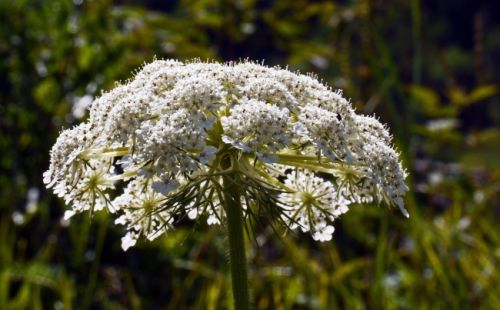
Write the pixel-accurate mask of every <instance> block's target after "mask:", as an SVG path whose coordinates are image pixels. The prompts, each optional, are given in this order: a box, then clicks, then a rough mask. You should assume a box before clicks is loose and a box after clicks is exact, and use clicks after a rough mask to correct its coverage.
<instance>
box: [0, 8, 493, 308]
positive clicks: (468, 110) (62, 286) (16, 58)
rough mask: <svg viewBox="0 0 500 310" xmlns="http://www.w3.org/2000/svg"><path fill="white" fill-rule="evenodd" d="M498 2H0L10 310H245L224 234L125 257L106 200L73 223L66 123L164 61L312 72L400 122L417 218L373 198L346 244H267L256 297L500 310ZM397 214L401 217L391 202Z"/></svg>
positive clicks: (347, 227)
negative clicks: (64, 155) (64, 177)
mask: <svg viewBox="0 0 500 310" xmlns="http://www.w3.org/2000/svg"><path fill="white" fill-rule="evenodd" d="M498 12H500V2H498V1H493V0H491V1H468V0H457V1H430V0H429V1H420V0H411V1H410V0H390V1H381V0H378V1H376V0H375V1H369V0H359V1H319V0H317V1H306V0H294V1H287V0H276V1H270V0H269V1H263V0H261V1H258V0H235V1H232V0H226V1H224V0H178V1H153V0H148V1H139V0H137V1H126V0H123V1H97V0H94V1H83V0H74V1H69V0H51V1H42V0H40V1H34V0H33V1H26V0H17V1H14V0H0V309H72V308H74V309H89V308H93V309H123V308H132V309H133V308H135V309H159V308H162V309H165V308H166V309H225V308H231V307H232V302H231V300H230V298H231V294H230V291H229V290H230V283H229V274H228V268H227V266H226V261H227V249H226V240H225V239H224V231H223V228H220V227H207V226H206V225H204V224H203V225H202V224H197V225H193V224H192V223H189V222H186V223H182V224H181V225H180V227H179V228H178V229H177V230H175V231H172V232H171V233H170V234H168V235H167V236H166V237H163V238H159V239H158V240H157V241H155V242H153V243H147V242H140V243H139V244H138V245H137V246H136V247H135V248H132V249H130V250H129V251H128V252H123V251H122V250H121V247H120V237H121V235H122V234H123V231H122V228H121V227H118V226H115V225H114V224H113V222H112V219H111V217H108V215H107V214H106V213H105V212H102V213H101V214H98V215H97V216H96V217H94V218H93V219H92V220H89V218H88V216H86V215H85V214H84V215H81V216H76V217H74V218H73V219H72V220H71V223H68V222H65V221H63V220H62V214H63V212H64V210H65V206H64V205H63V202H62V201H61V200H60V199H57V198H56V197H55V196H54V195H53V194H52V193H51V192H50V191H47V190H46V189H45V188H44V185H43V183H42V173H43V172H44V171H45V170H46V169H47V168H48V159H49V150H50V147H51V146H52V144H53V143H54V142H55V139H56V137H57V135H58V133H59V132H60V131H61V130H62V129H63V128H69V127H71V126H72V125H74V124H77V123H79V122H80V121H82V120H83V119H84V118H85V117H86V116H87V114H86V109H85V107H86V106H88V104H90V103H91V102H92V100H93V98H95V97H96V96H99V94H100V93H101V92H102V91H104V90H109V89H111V88H113V86H114V83H115V81H123V80H126V79H128V78H130V77H131V76H132V74H131V72H132V71H133V70H134V69H135V68H138V67H140V66H141V65H142V64H143V63H144V62H150V61H152V60H153V59H154V57H155V56H156V57H157V58H176V59H181V60H188V59H192V58H201V59H203V60H204V59H215V60H220V61H226V60H239V59H246V58H248V59H251V60H256V61H264V63H265V64H267V65H280V66H289V68H290V69H292V70H300V71H301V72H304V73H305V72H313V73H315V74H316V75H317V76H318V77H320V78H321V79H322V80H323V81H324V82H325V83H327V84H329V85H331V86H333V87H335V88H341V89H343V90H344V94H345V96H346V97H348V98H350V99H351V101H352V103H353V105H354V106H355V107H356V108H357V111H358V112H361V113H365V114H376V115H377V116H379V117H380V119H381V121H383V122H385V123H387V124H388V126H389V128H390V130H391V132H392V133H393V134H394V138H395V144H396V145H397V147H398V148H399V150H400V151H401V152H402V158H403V161H404V164H405V166H406V168H407V169H408V171H409V173H410V177H409V179H408V183H409V186H410V188H411V190H410V192H409V194H408V195H407V197H406V204H407V206H408V209H409V212H410V214H411V218H410V219H409V220H406V219H405V218H404V217H403V216H402V215H401V214H400V213H399V212H397V211H396V210H387V208H386V207H384V206H380V207H377V206H354V207H352V208H351V211H350V212H349V213H348V214H346V215H344V216H343V217H342V218H341V220H340V221H338V222H337V223H336V232H335V234H334V239H333V240H332V241H331V242H327V243H317V242H314V241H313V240H312V239H311V238H310V236H309V235H305V234H300V233H297V234H287V235H286V236H284V237H282V238H280V237H279V236H276V235H275V234H274V232H273V230H272V229H270V227H269V225H268V224H266V223H262V225H260V226H259V227H257V228H256V229H257V231H256V236H257V240H255V241H252V240H249V242H248V245H247V246H248V247H249V266H250V281H251V287H252V288H253V292H252V295H253V296H254V302H253V304H254V306H255V309H336V308H342V309H443V308H445V307H449V308H450V309H495V308H496V309H498V307H499V305H500V274H499V271H498V269H497V266H498V265H499V263H500V262H499V260H500V228H499V214H500V126H499V125H500V104H499V103H500V94H499V76H500V75H499V74H498V72H499V71H500V61H499V58H500V23H499V22H498V15H497V14H498ZM391 211H392V212H391Z"/></svg>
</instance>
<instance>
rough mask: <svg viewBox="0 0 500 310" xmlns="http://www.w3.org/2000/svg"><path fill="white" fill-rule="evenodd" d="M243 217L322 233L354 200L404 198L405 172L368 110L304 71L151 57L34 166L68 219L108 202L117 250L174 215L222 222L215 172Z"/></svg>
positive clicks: (165, 226)
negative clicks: (232, 189)
mask: <svg viewBox="0 0 500 310" xmlns="http://www.w3.org/2000/svg"><path fill="white" fill-rule="evenodd" d="M227 174H238V176H239V178H238V180H239V184H238V187H239V190H240V193H241V205H242V209H243V214H244V216H245V217H248V216H257V215H266V216H269V217H270V218H271V219H272V220H277V221H279V222H281V223H282V224H283V225H285V226H286V227H287V228H289V229H300V230H302V231H303V232H310V233H311V234H312V237H313V238H314V239H316V240H320V241H325V240H330V239H331V238H332V233H333V231H334V228H333V226H332V222H333V221H334V220H335V219H337V218H338V217H339V216H340V215H341V214H343V213H345V212H347V211H348V207H349V205H350V204H353V203H357V204H360V203H372V202H384V203H386V204H388V205H396V206H398V207H399V208H400V209H401V211H402V212H403V214H404V215H405V216H406V217H408V213H407V211H406V210H405V209H404V206H403V196H404V194H405V192H406V191H407V190H408V188H407V186H406V185H405V182H404V180H405V177H406V172H405V171H404V169H403V168H402V166H401V163H400V161H399V159H398V153H397V152H396V151H395V150H394V148H393V146H392V143H391V135H390V134H389V133H388V131H387V129H386V127H385V126H383V125H382V124H381V123H380V122H379V121H378V120H377V119H375V118H373V117H370V116H361V115H357V114H356V113H355V112H354V110H353V108H352V106H351V104H350V103H349V102H348V101H347V100H346V99H345V98H344V97H343V96H342V92H341V91H338V90H337V91H334V90H332V89H331V88H330V87H328V86H326V85H324V84H322V83H321V82H319V81H318V80H317V79H315V78H314V77H313V76H308V75H301V74H297V73H293V72H290V71H288V70H286V69H281V68H277V67H275V68H269V67H265V66H262V65H259V64H256V63H252V62H238V63H226V64H219V63H212V62H208V63H207V62H198V61H194V62H190V63H182V62H178V61H173V60H166V61H165V60H157V61H154V62H152V63H150V64H147V65H145V66H144V67H143V68H142V69H141V70H140V71H138V72H137V73H136V75H135V77H134V78H133V79H131V80H129V81H127V82H126V83H124V84H121V85H119V86H117V87H116V88H115V89H113V90H111V91H109V92H107V93H104V94H102V96H101V97H99V98H97V99H96V100H95V101H94V102H93V103H92V105H91V107H90V116H89V119H88V121H87V122H85V123H82V124H80V125H79V126H76V127H74V128H72V129H68V130H65V131H63V132H62V133H61V134H60V136H59V138H58V139H57V142H56V143H55V145H54V146H53V148H52V151H51V162H50V168H49V170H48V171H46V172H45V174H44V182H45V183H46V184H47V187H49V188H53V190H54V192H55V193H56V194H57V195H58V196H60V197H62V198H64V199H65V201H66V203H67V204H68V205H71V210H69V211H66V213H65V217H67V218H69V217H71V216H72V215H74V214H76V213H80V212H83V211H89V212H91V213H92V212H95V211H100V210H107V211H108V212H109V213H112V214H114V215H116V221H115V222H116V223H117V224H121V225H124V227H125V228H126V230H127V233H126V235H125V236H124V237H123V238H122V247H123V248H124V249H125V250H126V249H127V248H129V247H130V246H133V245H134V244H135V243H136V242H137V240H138V238H140V237H146V238H147V239H149V240H153V239H155V238H156V237H158V236H160V235H161V234H163V233H166V232H168V230H170V229H172V228H173V225H175V223H176V222H178V221H179V220H180V219H182V218H183V217H188V218H190V219H193V220H194V219H203V220H206V221H207V222H208V223H209V224H220V223H224V222H225V217H226V212H225V210H224V206H223V205H224V204H223V200H224V196H223V184H222V178H223V177H224V175H227Z"/></svg>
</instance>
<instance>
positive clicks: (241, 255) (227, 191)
mask: <svg viewBox="0 0 500 310" xmlns="http://www.w3.org/2000/svg"><path fill="white" fill-rule="evenodd" d="M223 182H224V183H223V186H224V190H223V192H224V193H223V195H224V208H225V210H226V215H227V228H228V235H229V256H230V265H231V278H232V282H233V283H232V284H233V298H234V308H235V309H236V310H249V309H250V298H249V294H248V276H247V261H246V254H245V239H244V235H243V212H242V206H241V201H240V195H241V194H240V191H239V188H238V176H237V173H234V174H230V175H224V176H223Z"/></svg>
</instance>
